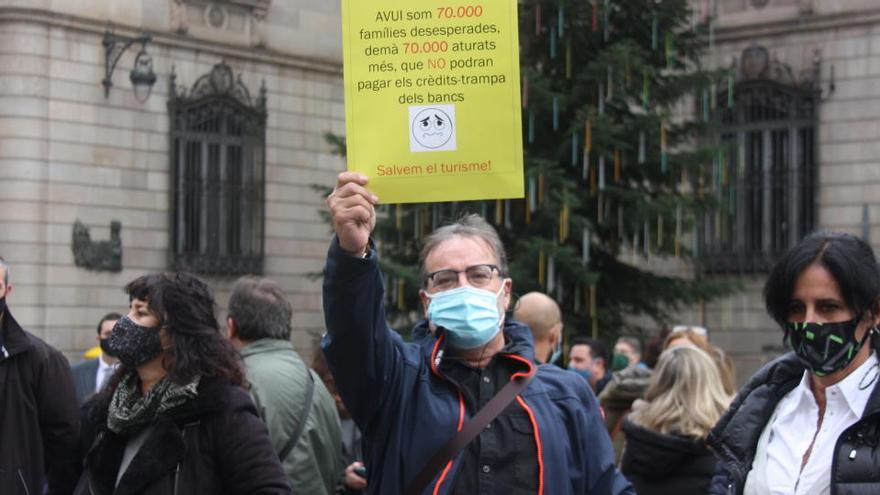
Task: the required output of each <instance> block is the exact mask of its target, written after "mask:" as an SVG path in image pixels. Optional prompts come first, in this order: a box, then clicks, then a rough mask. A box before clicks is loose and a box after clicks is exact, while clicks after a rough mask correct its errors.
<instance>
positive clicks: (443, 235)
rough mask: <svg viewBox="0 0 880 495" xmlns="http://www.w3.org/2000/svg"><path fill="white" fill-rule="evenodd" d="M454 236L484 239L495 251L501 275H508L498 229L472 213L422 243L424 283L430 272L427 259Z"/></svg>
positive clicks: (420, 268)
mask: <svg viewBox="0 0 880 495" xmlns="http://www.w3.org/2000/svg"><path fill="white" fill-rule="evenodd" d="M454 237H471V238H475V239H482V240H483V241H484V242H485V243H486V244H488V245H489V247H490V248H492V251H493V252H494V253H495V259H496V260H497V262H498V270H499V271H500V272H501V276H502V277H504V276H506V275H507V254H506V253H505V251H504V243H503V242H501V238H500V237H498V231H496V230H495V227H493V226H492V225H490V224H489V222H487V221H486V220H485V219H484V218H483V217H481V216H480V215H477V214H475V213H471V214H469V215H465V216H463V217H461V218H460V219H458V220H457V221H456V222H453V223H451V224H449V225H444V226H443V227H440V228H439V229H437V230H435V231H434V232H431V234H430V235H429V236H428V237H426V238H425V243H424V245H422V251H421V253H420V254H419V270H420V271H421V278H422V284H425V283H427V276H428V273H427V272H426V271H425V259H426V258H427V257H428V255H429V254H430V253H431V251H433V250H434V249H436V248H437V246H439V245H440V244H442V243H443V242H446V241H448V240H450V239H452V238H454Z"/></svg>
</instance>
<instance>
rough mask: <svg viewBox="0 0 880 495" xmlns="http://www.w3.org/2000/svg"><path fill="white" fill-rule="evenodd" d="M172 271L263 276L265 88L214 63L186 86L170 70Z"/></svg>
mask: <svg viewBox="0 0 880 495" xmlns="http://www.w3.org/2000/svg"><path fill="white" fill-rule="evenodd" d="M170 81H171V87H170V97H169V100H168V113H169V116H170V119H171V122H170V140H169V142H170V146H171V150H170V162H171V163H170V171H171V181H170V182H171V199H170V201H171V207H170V217H171V218H170V222H169V225H170V226H171V232H170V234H171V235H170V238H171V239H170V241H171V247H170V253H169V258H170V259H169V265H170V267H171V269H172V270H185V271H192V272H196V273H203V274H213V275H221V276H235V275H242V274H261V273H262V272H263V258H264V254H265V242H264V233H265V197H266V192H265V169H266V162H265V156H266V153H265V148H266V116H267V113H266V88H265V83H264V84H263V87H262V88H261V90H260V95H259V96H258V97H257V98H256V99H252V98H251V95H250V92H249V91H248V89H247V87H246V86H245V85H244V84H243V83H242V81H241V79H240V76H239V78H237V79H236V78H235V77H234V76H233V73H232V70H231V69H230V68H229V66H227V65H226V64H225V63H222V62H221V63H220V64H217V65H215V66H214V68H213V69H212V70H211V72H210V73H208V74H206V75H204V76H202V77H201V78H199V79H198V80H197V81H196V83H195V84H194V85H193V86H192V88H191V89H190V90H187V89H185V88H178V87H177V86H176V84H175V83H176V75H175V74H174V73H173V71H172V74H171V78H170Z"/></svg>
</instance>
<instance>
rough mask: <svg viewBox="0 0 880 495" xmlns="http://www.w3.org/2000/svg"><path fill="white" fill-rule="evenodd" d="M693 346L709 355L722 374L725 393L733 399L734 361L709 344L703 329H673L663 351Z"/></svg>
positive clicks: (684, 327)
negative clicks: (688, 345)
mask: <svg viewBox="0 0 880 495" xmlns="http://www.w3.org/2000/svg"><path fill="white" fill-rule="evenodd" d="M687 344H693V345H694V346H696V347H697V348H699V349H700V350H702V351H704V352H705V353H706V354H708V355H709V356H710V357H711V358H712V360H713V361H715V364H716V365H717V366H718V371H719V372H720V373H721V383H722V385H724V392H725V393H726V394H727V395H730V396H731V397H732V396H734V395H736V378H735V375H736V371H735V366H734V364H733V360H732V359H730V356H729V355H728V354H727V353H725V352H724V351H723V350H722V349H721V348H719V347H715V346H714V345H712V344H711V343H710V342H709V335H708V333H707V332H706V329H705V328H703V327H688V326H679V327H675V328H673V329H672V333H670V334H669V335H668V336H667V337H666V341H665V342H664V343H663V350H664V351H665V350H666V349H669V348H670V347H678V346H680V345H687Z"/></svg>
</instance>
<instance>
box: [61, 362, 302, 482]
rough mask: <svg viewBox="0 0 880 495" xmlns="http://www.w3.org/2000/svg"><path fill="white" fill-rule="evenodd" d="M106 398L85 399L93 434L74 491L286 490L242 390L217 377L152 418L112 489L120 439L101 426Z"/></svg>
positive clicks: (262, 428)
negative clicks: (191, 396) (185, 400)
mask: <svg viewBox="0 0 880 495" xmlns="http://www.w3.org/2000/svg"><path fill="white" fill-rule="evenodd" d="M108 401H109V397H108V396H107V394H101V395H99V396H97V398H96V400H94V401H92V402H91V403H89V406H91V410H90V411H89V414H88V415H87V416H88V418H89V419H88V422H89V424H87V425H85V426H84V428H85V429H86V430H92V429H93V430H92V431H95V432H96V434H95V439H94V441H93V442H92V446H91V448H90V449H89V452H88V454H87V456H86V464H85V470H84V472H83V475H82V478H81V479H80V481H79V484H78V485H77V488H76V491H75V492H74V493H75V495H109V494H113V495H126V494H132V495H133V494H143V495H160V494H172V495H173V494H180V495H188V494H212V495H214V494H218V495H219V494H242V495H244V494H248V495H251V494H289V493H291V491H290V488H289V487H288V485H287V478H286V477H285V475H284V471H283V470H282V469H281V464H279V462H278V456H277V455H276V454H275V451H274V450H273V448H272V444H271V443H270V442H269V437H268V434H267V433H266V427H265V425H264V424H263V423H262V422H261V421H260V419H259V417H258V416H257V410H256V408H255V407H254V405H253V402H252V401H251V398H250V395H248V393H247V391H245V390H244V389H242V388H241V387H237V386H233V385H231V384H229V383H228V382H226V381H222V380H219V379H202V381H201V382H200V383H199V389H198V397H196V398H195V399H194V400H192V401H190V402H189V403H187V404H185V405H183V406H180V407H177V408H175V409H173V410H171V411H168V412H166V413H165V414H162V415H160V416H159V418H158V419H157V420H156V422H155V423H153V427H154V429H153V431H152V432H151V433H150V434H149V436H147V438H146V440H145V441H144V444H143V445H142V446H141V448H140V450H138V452H137V454H135V456H134V459H132V461H131V464H130V465H129V466H128V469H127V470H126V471H125V473H124V474H123V475H122V479H121V480H120V481H119V485H118V486H116V478H117V473H118V472H119V464H120V462H121V460H122V453H123V452H124V450H125V444H126V438H124V437H121V436H119V435H117V434H115V433H113V432H112V431H110V430H109V429H107V403H108Z"/></svg>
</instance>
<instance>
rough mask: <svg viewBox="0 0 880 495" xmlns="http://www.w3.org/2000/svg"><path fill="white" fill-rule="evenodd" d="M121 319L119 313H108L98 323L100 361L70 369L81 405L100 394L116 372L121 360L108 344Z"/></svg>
mask: <svg viewBox="0 0 880 495" xmlns="http://www.w3.org/2000/svg"><path fill="white" fill-rule="evenodd" d="M119 318H122V317H121V316H120V315H119V314H118V313H108V314H106V315H104V317H103V318H101V321H100V322H98V336H97V337H96V340H97V341H98V344H99V345H100V347H101V356H100V357H98V359H90V360H88V361H84V362H82V363H79V364H77V365H75V366H73V367H72V368H71V369H70V371H71V373H72V374H73V384H74V386H76V400H77V401H79V403H80V404H84V403H85V402H86V400H88V399H89V398H90V397H91V396H92V395H94V394H96V393H98V391H99V390H101V388H102V387H103V386H104V384H105V383H107V380H108V379H109V378H110V375H112V374H113V372H114V371H115V370H116V363H118V362H119V360H118V359H116V357H115V356H113V355H112V354H110V352H108V351H107V342H109V340H110V334H111V333H113V326H114V325H116V321H117V320H118V319H119Z"/></svg>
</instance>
